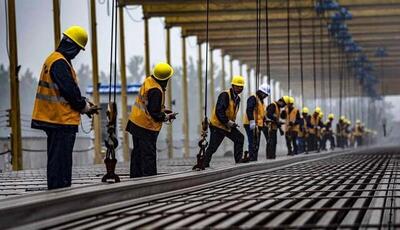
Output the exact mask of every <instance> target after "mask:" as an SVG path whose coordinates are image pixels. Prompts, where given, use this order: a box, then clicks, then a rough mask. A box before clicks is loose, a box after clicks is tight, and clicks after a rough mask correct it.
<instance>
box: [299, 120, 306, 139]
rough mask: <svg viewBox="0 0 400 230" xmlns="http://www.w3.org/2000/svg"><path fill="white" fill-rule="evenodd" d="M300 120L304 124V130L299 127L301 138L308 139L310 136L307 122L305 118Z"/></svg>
mask: <svg viewBox="0 0 400 230" xmlns="http://www.w3.org/2000/svg"><path fill="white" fill-rule="evenodd" d="M300 120H301V121H302V122H303V130H300V126H299V130H300V131H299V137H306V136H307V134H308V127H307V120H306V118H305V117H302V118H300Z"/></svg>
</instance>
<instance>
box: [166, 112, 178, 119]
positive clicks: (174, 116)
mask: <svg viewBox="0 0 400 230" xmlns="http://www.w3.org/2000/svg"><path fill="white" fill-rule="evenodd" d="M176 115H178V113H173V112H172V111H171V113H165V120H164V121H169V122H171V121H173V120H175V119H176Z"/></svg>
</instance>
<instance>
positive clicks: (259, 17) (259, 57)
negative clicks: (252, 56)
mask: <svg viewBox="0 0 400 230" xmlns="http://www.w3.org/2000/svg"><path fill="white" fill-rule="evenodd" d="M256 5H257V6H256V11H257V12H256V15H257V16H256V18H257V20H256V23H257V26H256V28H257V38H256V44H257V45H256V46H257V48H256V55H257V58H256V90H257V89H258V87H259V84H260V64H261V0H256Z"/></svg>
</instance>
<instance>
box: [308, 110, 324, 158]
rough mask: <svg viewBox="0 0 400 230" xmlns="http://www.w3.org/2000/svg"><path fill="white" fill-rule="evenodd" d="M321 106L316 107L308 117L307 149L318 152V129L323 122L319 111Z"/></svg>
mask: <svg viewBox="0 0 400 230" xmlns="http://www.w3.org/2000/svg"><path fill="white" fill-rule="evenodd" d="M321 112H322V111H321V108H320V107H316V108H315V110H314V113H313V114H312V115H311V117H310V126H311V128H310V129H309V130H308V132H309V136H308V148H309V149H308V150H309V151H317V152H319V150H320V146H319V143H318V142H319V141H318V136H319V135H320V130H321V128H323V123H322V121H321V117H320V113H321Z"/></svg>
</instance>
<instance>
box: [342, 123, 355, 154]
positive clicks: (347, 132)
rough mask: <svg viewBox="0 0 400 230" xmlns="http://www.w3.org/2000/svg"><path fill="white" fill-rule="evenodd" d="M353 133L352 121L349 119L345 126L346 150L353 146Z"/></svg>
mask: <svg viewBox="0 0 400 230" xmlns="http://www.w3.org/2000/svg"><path fill="white" fill-rule="evenodd" d="M351 131H352V129H351V121H350V120H349V119H346V123H345V126H344V147H346V148H348V147H349V146H353V145H352V142H353V135H352V132H351Z"/></svg>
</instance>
